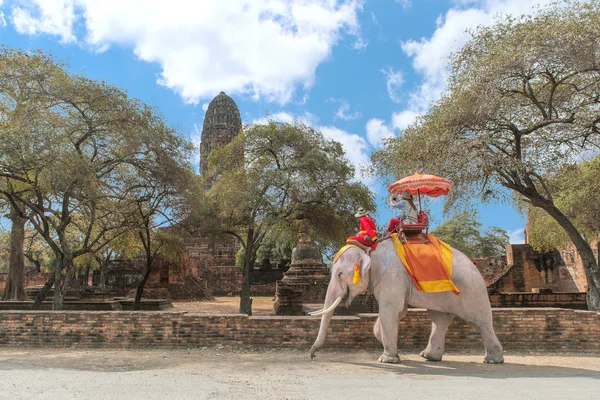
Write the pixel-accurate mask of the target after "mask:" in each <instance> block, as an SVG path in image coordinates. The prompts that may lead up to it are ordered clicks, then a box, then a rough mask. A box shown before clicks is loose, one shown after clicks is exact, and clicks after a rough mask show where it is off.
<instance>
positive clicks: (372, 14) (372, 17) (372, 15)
mask: <svg viewBox="0 0 600 400" xmlns="http://www.w3.org/2000/svg"><path fill="white" fill-rule="evenodd" d="M371 21H373V25H375V26H378V27H381V24H380V23H379V21H378V20H377V17H376V16H375V13H374V12H371Z"/></svg>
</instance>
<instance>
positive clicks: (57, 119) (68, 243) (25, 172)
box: [0, 48, 181, 309]
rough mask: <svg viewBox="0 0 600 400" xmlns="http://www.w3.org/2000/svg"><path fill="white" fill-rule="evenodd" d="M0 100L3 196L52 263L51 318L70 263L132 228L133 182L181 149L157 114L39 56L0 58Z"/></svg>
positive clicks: (8, 53)
mask: <svg viewBox="0 0 600 400" xmlns="http://www.w3.org/2000/svg"><path fill="white" fill-rule="evenodd" d="M0 93H1V97H0V134H1V135H2V141H0V178H1V179H3V182H2V184H1V185H0V192H2V194H4V195H5V196H6V197H7V198H8V199H9V201H10V202H11V204H13V205H15V206H16V207H18V208H20V207H25V208H27V210H28V212H29V213H30V217H29V220H30V222H31V223H32V225H33V226H34V228H35V229H36V231H37V232H38V233H39V234H40V235H41V236H42V237H43V238H44V240H45V241H46V242H47V243H48V246H49V247H50V249H51V250H52V252H53V253H54V258H55V261H56V262H55V274H54V277H53V278H51V279H54V288H55V290H54V300H53V308H54V309H61V308H62V299H63V296H64V294H65V293H66V291H67V289H68V287H69V284H70V282H71V279H72V278H73V276H74V274H75V268H74V259H75V258H77V257H80V256H82V255H84V254H87V253H96V252H98V251H100V250H101V249H102V248H103V247H104V246H106V245H107V244H108V243H110V241H112V240H114V239H115V238H116V237H118V236H119V235H121V234H123V233H124V232H126V231H127V230H128V229H131V228H132V227H133V225H134V223H135V222H134V213H135V212H136V203H135V201H134V199H132V197H131V196H130V193H131V191H132V190H133V189H134V187H132V186H131V185H132V184H133V185H136V184H137V183H138V182H137V181H136V180H135V179H130V178H131V177H132V176H135V175H136V174H138V173H142V172H143V171H145V170H147V169H148V168H150V167H152V166H153V165H155V164H159V165H162V162H158V161H159V159H160V158H161V157H169V154H170V151H171V146H173V145H178V144H179V143H180V142H181V139H179V138H177V137H176V136H177V135H176V132H175V131H174V130H173V129H172V128H170V127H168V126H167V124H166V123H165V121H164V120H163V118H162V117H161V116H160V115H159V114H158V113H157V112H156V110H154V109H152V108H150V107H148V106H146V105H145V104H143V103H141V102H139V101H138V100H135V99H131V98H129V97H128V96H127V94H126V93H124V92H123V91H122V90H120V89H118V88H116V87H114V86H111V85H109V84H107V83H104V82H95V81H92V80H89V79H86V78H84V77H81V76H78V75H71V74H69V73H68V71H67V68H66V66H65V65H64V64H62V63H59V62H57V61H56V60H55V59H54V58H52V56H50V55H48V54H44V53H41V52H33V53H28V52H23V51H20V50H11V49H8V48H3V50H2V52H1V53H0ZM16 183H18V184H19V190H20V191H17V190H13V189H12V187H15V184H16ZM22 187H24V188H25V189H26V192H25V193H26V195H23V194H22V193H21V191H23V190H25V189H23V188H22ZM63 273H64V277H63ZM46 287H47V286H45V288H46ZM41 295H42V297H43V296H44V295H45V294H44V291H42V292H41ZM39 301H41V300H40V298H38V299H36V302H39Z"/></svg>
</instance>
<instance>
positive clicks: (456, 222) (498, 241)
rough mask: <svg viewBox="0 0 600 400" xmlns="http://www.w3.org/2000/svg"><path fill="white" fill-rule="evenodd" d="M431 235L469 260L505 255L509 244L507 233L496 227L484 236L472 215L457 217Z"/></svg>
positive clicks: (487, 231) (464, 214)
mask: <svg viewBox="0 0 600 400" xmlns="http://www.w3.org/2000/svg"><path fill="white" fill-rule="evenodd" d="M431 233H432V234H433V235H435V236H437V237H438V238H439V239H440V240H442V241H444V242H446V243H448V244H449V245H450V246H452V247H454V248H455V249H457V250H460V251H462V252H463V253H465V254H466V255H467V256H468V257H469V258H478V257H492V256H502V255H505V254H506V245H507V244H508V242H509V238H508V234H507V233H506V231H505V230H504V229H501V228H498V227H496V226H492V227H490V228H488V229H486V231H485V232H484V234H483V235H482V234H481V223H480V222H479V221H478V220H477V218H476V217H475V215H473V214H470V213H460V214H457V215H455V216H454V217H453V218H452V219H450V220H448V221H446V222H444V223H443V224H442V225H440V226H438V227H437V228H435V229H434V230H433V231H432V232H431Z"/></svg>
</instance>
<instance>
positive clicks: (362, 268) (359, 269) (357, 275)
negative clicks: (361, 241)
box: [352, 251, 371, 285]
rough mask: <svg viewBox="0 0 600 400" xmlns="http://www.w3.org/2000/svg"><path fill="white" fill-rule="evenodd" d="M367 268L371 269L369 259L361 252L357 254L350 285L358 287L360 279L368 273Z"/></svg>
mask: <svg viewBox="0 0 600 400" xmlns="http://www.w3.org/2000/svg"><path fill="white" fill-rule="evenodd" d="M369 268H371V257H369V255H368V254H367V253H365V252H363V251H361V252H360V253H359V258H358V260H357V263H356V264H355V265H354V276H353V278H352V283H354V284H355V285H359V284H360V282H361V279H362V278H363V277H364V276H365V274H366V273H367V272H368V270H369Z"/></svg>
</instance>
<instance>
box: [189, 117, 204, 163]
mask: <svg viewBox="0 0 600 400" xmlns="http://www.w3.org/2000/svg"><path fill="white" fill-rule="evenodd" d="M201 139H202V128H201V127H199V126H198V125H197V124H194V132H192V133H191V134H190V140H191V142H192V144H193V145H194V149H195V151H194V152H193V153H192V160H191V162H192V166H193V167H194V171H200V142H201Z"/></svg>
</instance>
